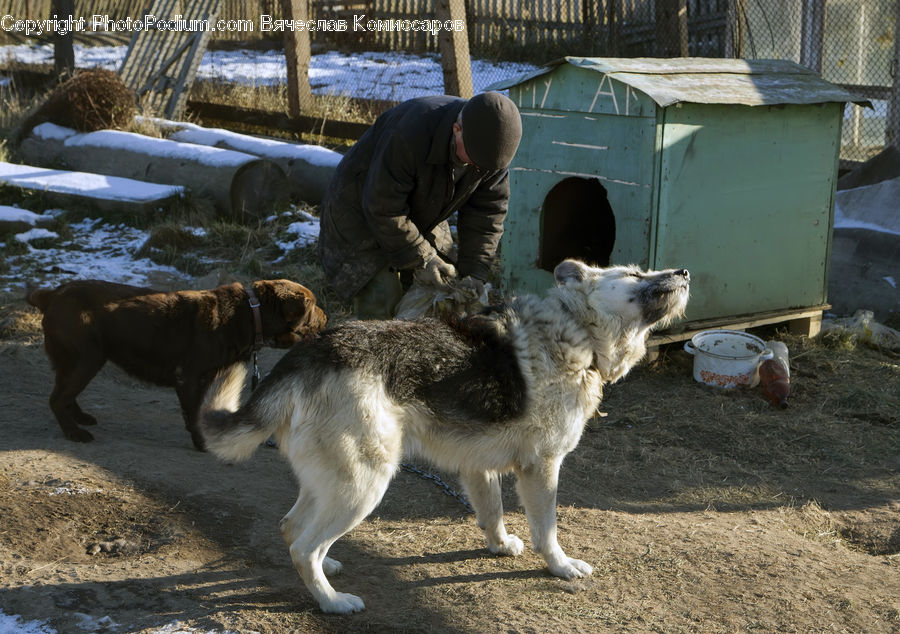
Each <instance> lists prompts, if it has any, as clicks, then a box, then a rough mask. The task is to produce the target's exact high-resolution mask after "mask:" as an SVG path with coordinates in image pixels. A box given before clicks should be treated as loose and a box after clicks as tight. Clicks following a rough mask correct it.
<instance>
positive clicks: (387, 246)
mask: <svg viewBox="0 0 900 634" xmlns="http://www.w3.org/2000/svg"><path fill="white" fill-rule="evenodd" d="M465 103H466V101H465V100H464V99H459V98H457V97H448V96H440V97H423V98H419V99H412V100H409V101H406V102H404V103H401V104H400V105H398V106H395V107H394V108H392V109H390V110H388V111H387V112H385V113H384V114H382V115H381V116H380V117H378V119H377V120H376V121H375V123H374V124H373V125H372V127H371V128H369V129H368V130H367V131H366V133H365V134H363V136H362V138H360V140H359V141H358V142H357V143H356V144H355V145H354V146H353V147H352V148H351V149H350V150H349V151H348V152H347V154H346V155H345V156H344V158H343V159H342V160H341V162H340V164H339V165H338V167H337V170H336V172H335V174H334V177H333V178H332V180H331V183H330V185H329V188H328V191H327V193H326V194H325V199H324V200H323V202H322V207H321V230H320V235H319V254H320V257H321V259H322V266H323V268H324V269H325V275H326V277H327V279H328V281H329V282H330V283H331V285H332V286H333V287H334V288H335V290H336V291H337V292H338V293H339V294H340V295H341V296H342V297H343V298H344V299H349V298H351V297H353V296H354V295H356V294H357V293H358V292H359V291H360V290H361V289H362V287H363V286H365V285H366V284H367V283H368V282H369V280H371V279H372V277H374V275H375V274H376V273H377V272H378V271H380V270H382V269H384V268H386V267H388V266H390V267H393V268H396V269H404V268H413V267H416V266H419V265H421V264H423V263H424V261H425V259H426V258H427V257H428V256H429V255H430V254H431V252H432V249H434V248H437V250H438V251H439V252H441V253H443V254H444V255H448V253H449V251H450V247H451V242H450V234H449V229H448V227H447V224H446V222H444V221H445V220H446V219H447V218H448V217H449V216H450V215H451V214H452V213H453V212H454V211H458V212H459V213H458V216H457V232H458V239H459V248H458V258H457V261H456V263H455V264H456V267H457V270H458V272H459V275H460V276H461V277H463V276H466V275H472V276H473V277H477V278H479V279H481V280H484V279H487V277H488V271H489V267H490V261H491V259H492V258H493V257H494V255H495V254H496V251H497V245H498V243H499V241H500V236H501V234H502V233H503V220H504V218H505V216H506V208H507V203H508V200H509V171H508V170H507V169H505V168H504V169H501V170H497V171H482V170H480V169H474V168H471V167H470V168H466V169H465V173H464V175H463V176H462V178H461V179H460V180H459V181H458V182H457V183H456V184H455V185H454V182H453V176H452V174H453V171H452V161H451V152H450V138H451V136H452V134H453V129H452V128H453V123H454V122H455V121H456V117H457V115H458V114H459V111H460V110H461V109H462V107H463V106H464V105H465Z"/></svg>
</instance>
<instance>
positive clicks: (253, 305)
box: [244, 285, 263, 350]
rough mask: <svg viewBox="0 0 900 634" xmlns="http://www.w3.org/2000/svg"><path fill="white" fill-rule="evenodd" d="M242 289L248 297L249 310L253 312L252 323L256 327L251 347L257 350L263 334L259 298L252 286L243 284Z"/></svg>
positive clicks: (260, 344) (261, 342)
mask: <svg viewBox="0 0 900 634" xmlns="http://www.w3.org/2000/svg"><path fill="white" fill-rule="evenodd" d="M244 290H245V291H246V292H247V297H248V298H249V299H250V310H251V311H252V312H253V324H254V327H255V329H256V334H255V335H254V339H253V349H254V350H259V349H260V348H262V346H263V334H262V315H261V314H260V313H259V300H258V299H257V298H256V293H254V292H253V286H252V285H250V286H244Z"/></svg>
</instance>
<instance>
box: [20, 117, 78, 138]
mask: <svg viewBox="0 0 900 634" xmlns="http://www.w3.org/2000/svg"><path fill="white" fill-rule="evenodd" d="M31 134H33V135H34V136H36V137H38V138H39V139H50V140H55V141H63V140H65V139H68V138H69V137H70V136H74V135H76V134H78V132H77V131H75V130H73V129H72V128H64V127H63V126H61V125H56V124H55V123H50V122H49V121H48V122H47V123H42V124H40V125H37V126H34V127H33V128H32V129H31Z"/></svg>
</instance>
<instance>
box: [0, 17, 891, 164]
mask: <svg viewBox="0 0 900 634" xmlns="http://www.w3.org/2000/svg"><path fill="white" fill-rule="evenodd" d="M439 1H444V2H446V1H447V0H309V9H310V12H309V14H310V18H311V24H312V25H313V28H312V29H310V36H311V40H312V44H313V53H314V56H313V60H312V67H311V69H312V70H313V71H315V69H316V64H317V57H318V58H320V59H321V60H322V62H323V63H324V62H325V61H328V63H329V64H330V65H333V64H335V63H336V64H337V65H340V59H341V56H349V55H356V54H366V55H368V56H369V58H368V62H369V63H368V64H367V65H366V66H365V70H364V71H362V72H359V71H357V72H352V73H345V74H344V76H343V78H342V79H341V80H340V81H338V82H334V81H331V82H329V83H328V88H327V90H329V91H332V92H335V93H338V94H346V95H348V96H351V97H359V98H377V97H375V95H379V93H380V96H381V98H383V92H384V91H383V89H384V87H385V86H390V87H391V90H390V93H389V94H388V96H387V99H388V100H393V101H399V100H402V99H405V98H408V97H410V96H415V95H417V94H428V93H433V92H436V91H440V90H441V84H440V77H441V74H440V60H439V56H438V53H437V51H438V33H437V32H435V31H433V30H431V31H430V30H428V29H423V28H417V27H420V26H421V24H422V23H423V22H424V21H426V20H428V19H433V18H434V16H435V4H436V2H439ZM897 3H898V0H791V1H789V2H786V1H784V0H521V1H513V0H465V5H466V21H465V24H464V25H461V28H463V29H464V30H465V31H466V35H467V38H468V42H469V50H470V53H471V56H472V64H473V77H474V78H475V86H474V88H475V90H476V92H477V91H478V90H480V89H482V88H483V87H484V86H485V85H489V84H490V83H493V82H495V81H499V80H503V79H508V78H509V77H510V75H511V74H517V73H520V72H523V71H524V70H527V69H528V68H529V67H530V66H529V65H531V66H534V65H540V64H542V63H544V62H547V61H550V60H553V59H555V58H558V57H561V56H563V55H574V56H607V57H679V56H694V57H719V58H722V57H729V58H731V57H735V58H748V59H765V58H775V59H788V60H793V61H795V62H797V63H799V64H801V65H803V66H806V67H808V68H811V69H813V70H815V71H817V72H819V73H821V75H822V76H823V77H824V78H825V79H828V80H829V81H832V82H834V83H837V84H840V85H843V86H845V87H847V88H849V89H851V90H852V91H853V92H854V93H855V94H856V95H859V96H861V97H864V98H866V99H869V100H870V101H871V103H872V106H873V107H872V108H865V107H860V106H855V105H848V106H847V109H846V112H845V124H844V128H843V139H842V146H843V149H842V157H843V158H845V159H852V160H863V159H865V158H868V157H869V156H871V155H873V154H874V153H876V152H878V151H879V150H880V149H881V148H882V147H883V146H884V145H885V143H886V137H889V136H890V135H891V134H892V126H890V125H889V124H888V121H889V120H891V117H892V115H893V113H892V112H891V96H892V94H894V93H895V92H896V88H895V87H894V86H895V82H896V79H895V75H896V70H897V69H896V65H897V59H898V57H900V52H898V51H900V49H898V43H897V36H896V26H897V25H896V20H897V15H898V6H897ZM145 4H146V1H145V0H126V1H123V2H111V1H109V0H94V1H91V0H78V1H76V2H75V15H76V16H86V17H87V19H90V18H91V16H93V15H97V14H101V15H108V16H110V17H112V18H115V19H124V18H126V17H129V16H130V17H132V18H139V17H140V16H141V15H142V13H143V11H144V5H145ZM184 4H185V7H186V10H187V11H189V9H190V4H191V3H189V2H187V3H184ZM50 15H52V4H51V2H50V0H0V18H2V19H3V20H7V18H4V17H3V16H14V17H15V18H16V19H19V18H21V19H27V18H31V19H44V18H46V17H47V16H50ZM220 17H221V18H222V19H223V20H225V21H226V24H243V28H223V29H220V30H217V31H216V32H215V33H214V34H213V38H212V39H213V42H214V46H216V45H218V46H220V47H221V46H237V45H239V43H246V42H248V41H249V42H251V43H252V44H253V45H254V46H256V47H260V46H262V47H266V46H268V47H271V48H276V47H278V46H280V44H281V41H282V36H283V31H279V30H278V29H277V28H275V27H276V26H277V24H278V23H277V22H276V21H277V20H280V19H282V17H283V16H282V2H279V1H278V0H250V1H240V2H239V1H238V0H223V1H222V9H221V12H220ZM239 21H242V22H239ZM10 24H12V23H11V22H9V21H8V20H7V21H6V22H4V23H3V26H4V28H3V29H2V30H0V44H3V43H8V42H9V41H15V37H16V35H17V34H16V32H15V31H14V29H11V28H7V26H8V25H10ZM342 25H343V27H344V28H340V27H341V26H342ZM99 35H100V34H97V33H96V32H94V33H92V34H91V37H90V38H87V37H85V38H82V41H83V42H86V43H87V41H88V40H90V43H93V44H97V43H104V44H108V43H111V42H114V41H115V39H116V38H115V37H114V36H115V34H110V33H108V32H107V33H105V35H106V37H104V38H101V37H99ZM130 35H131V34H130V33H125V34H123V37H124V39H125V41H127V38H128V37H129V36H130ZM123 43H124V42H123ZM270 57H271V56H270ZM416 61H418V64H419V66H420V69H419V70H421V72H422V73H426V74H428V76H429V77H431V78H432V79H430V80H424V81H418V82H414V84H415V85H406V84H408V83H409V79H408V78H409V77H410V74H409V72H410V71H409V68H410V67H411V66H414V65H415V63H416ZM271 63H272V60H271V59H269V58H266V59H265V60H264V61H261V62H259V64H260V65H259V69H260V70H259V75H260V77H259V79H260V81H259V82H258V83H260V84H265V83H270V79H269V77H268V76H266V77H265V78H263V73H264V71H263V68H264V67H265V68H266V71H265V72H266V73H267V72H268V67H269V66H270V65H271ZM401 66H402V67H403V68H404V71H403V72H402V73H399V74H397V73H395V70H396V69H398V68H399V67H401ZM329 67H330V68H331V67H332V66H329ZM475 71H477V72H475ZM253 72H254V71H253V62H252V61H251V60H249V59H248V64H247V66H245V69H244V73H243V74H244V76H245V77H249V79H250V80H251V81H252V80H253ZM329 72H331V71H329ZM313 84H314V85H313V90H314V92H315V90H316V85H315V78H314V77H313ZM376 87H377V88H378V89H379V90H375V88H376ZM893 116H895V117H896V115H893Z"/></svg>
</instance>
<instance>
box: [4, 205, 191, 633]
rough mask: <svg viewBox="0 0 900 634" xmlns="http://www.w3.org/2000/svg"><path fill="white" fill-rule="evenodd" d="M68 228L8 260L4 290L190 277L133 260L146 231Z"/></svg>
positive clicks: (96, 223)
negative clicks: (49, 243) (64, 236)
mask: <svg viewBox="0 0 900 634" xmlns="http://www.w3.org/2000/svg"><path fill="white" fill-rule="evenodd" d="M47 213H50V212H47ZM70 228H71V229H72V233H73V236H72V239H71V240H70V241H67V242H65V243H63V244H61V245H59V247H54V248H48V249H38V248H35V247H32V246H31V245H28V252H27V253H24V254H22V255H13V256H9V257H8V258H7V260H6V264H7V270H6V271H5V272H3V273H2V274H0V291H2V292H6V293H17V294H21V293H23V292H24V289H25V284H26V282H28V283H39V284H40V285H41V286H44V287H55V286H58V285H59V284H62V283H63V282H69V281H71V280H79V279H101V280H107V281H110V282H119V283H122V284H133V285H135V286H152V284H151V283H150V281H149V276H150V275H153V274H156V273H162V274H165V275H167V276H170V277H173V278H175V279H183V280H187V279H189V278H188V276H186V275H185V274H183V273H181V272H180V271H178V270H177V269H176V268H174V267H172V266H161V265H158V264H155V263H154V262H153V261H152V260H150V259H149V258H141V259H135V258H134V253H136V252H137V251H138V249H140V247H141V246H142V245H143V244H144V242H146V241H147V238H148V234H147V233H146V232H144V231H141V230H139V229H135V228H133V227H129V226H127V225H123V224H120V225H111V224H106V223H104V222H103V221H102V220H100V219H90V218H88V219H85V220H82V221H81V222H78V223H74V224H72V225H70ZM36 278H37V279H36ZM0 634H2V633H0Z"/></svg>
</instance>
